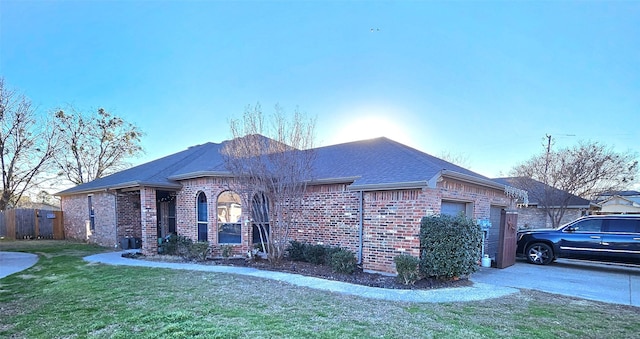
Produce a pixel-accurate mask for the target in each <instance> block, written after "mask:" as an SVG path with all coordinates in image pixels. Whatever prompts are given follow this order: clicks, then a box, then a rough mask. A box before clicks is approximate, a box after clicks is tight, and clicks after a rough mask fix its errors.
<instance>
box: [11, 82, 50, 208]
mask: <svg viewBox="0 0 640 339" xmlns="http://www.w3.org/2000/svg"><path fill="white" fill-rule="evenodd" d="M57 141H58V133H57V130H56V129H55V128H54V127H53V124H52V123H51V122H50V121H47V119H45V118H43V117H41V116H37V115H36V113H35V109H34V108H33V107H32V105H31V101H30V100H29V99H28V98H27V97H25V96H24V95H22V94H18V93H17V92H16V91H15V90H10V89H8V88H6V87H5V84H4V79H3V78H0V166H2V193H1V194H0V210H2V211H4V210H5V209H7V208H10V207H12V206H14V205H15V203H17V202H18V201H19V200H20V198H21V197H22V195H23V194H24V193H25V192H26V191H28V190H30V189H32V188H34V187H37V186H38V185H40V184H41V181H42V180H45V179H42V177H41V176H40V175H41V174H42V173H44V172H45V171H46V170H47V169H48V166H49V165H50V164H51V160H52V157H53V154H54V153H55V151H56V149H57V145H58V143H57Z"/></svg>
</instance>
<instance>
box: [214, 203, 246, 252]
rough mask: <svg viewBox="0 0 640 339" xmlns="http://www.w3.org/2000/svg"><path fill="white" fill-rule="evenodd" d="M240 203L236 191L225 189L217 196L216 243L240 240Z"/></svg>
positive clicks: (236, 242)
mask: <svg viewBox="0 0 640 339" xmlns="http://www.w3.org/2000/svg"><path fill="white" fill-rule="evenodd" d="M241 219H242V203H241V200H240V195H238V193H236V192H232V191H226V192H222V193H221V194H220V195H219V196H218V243H219V244H239V243H241V242H242V220H241Z"/></svg>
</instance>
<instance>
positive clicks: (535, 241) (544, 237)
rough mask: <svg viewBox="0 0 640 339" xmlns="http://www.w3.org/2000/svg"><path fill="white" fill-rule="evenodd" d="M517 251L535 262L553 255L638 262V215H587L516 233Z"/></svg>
mask: <svg viewBox="0 0 640 339" xmlns="http://www.w3.org/2000/svg"><path fill="white" fill-rule="evenodd" d="M516 253H517V254H518V255H519V256H524V257H525V258H527V260H528V261H529V262H530V263H532V264H538V265H546V264H549V263H551V262H553V261H554V260H555V259H556V258H574V259H588V260H599V261H612V262H622V263H640V215H601V216H588V217H582V218H580V219H577V220H575V221H572V222H570V223H568V224H566V225H563V226H560V227H559V228H556V229H545V230H542V229H541V230H530V231H522V232H518V248H517V250H516Z"/></svg>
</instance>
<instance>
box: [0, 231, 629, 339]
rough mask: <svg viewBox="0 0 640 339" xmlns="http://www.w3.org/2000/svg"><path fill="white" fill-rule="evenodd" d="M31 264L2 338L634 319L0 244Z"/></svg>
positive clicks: (77, 247)
mask: <svg viewBox="0 0 640 339" xmlns="http://www.w3.org/2000/svg"><path fill="white" fill-rule="evenodd" d="M0 250H2V251H8V250H14V251H24V252H31V253H36V254H38V255H39V256H40V260H39V262H38V263H37V264H36V265H35V266H33V267H32V268H30V269H28V270H25V271H23V272H20V273H16V274H13V275H11V276H9V277H6V278H4V279H2V280H0V337H14V338H76V337H78V338H83V337H96V338H131V337H145V338H192V337H203V338H216V337H218V338H248V337H312V338H337V337H340V338H362V337H382V338H407V337H418V338H451V337H455V338H505V337H507V338H509V337H511V338H522V337H527V338H556V337H557V338H586V337H590V338H630V337H637V336H638V333H640V309H638V308H634V307H630V306H620V305H612V304H605V303H599V302H593V301H587V300H581V299H573V298H567V297H562V296H556V295H550V294H546V293H541V292H534V291H524V292H523V293H519V294H515V295H511V296H508V297H504V298H500V299H493V300H486V301H480V302H466V303H444V304H414V303H401V302H388V301H379V300H371V299H365V298H357V297H353V296H345V295H340V294H334V293H329V292H324V291H318V290H314V289H309V288H302V287H295V286H291V285H288V284H285V283H281V282H276V281H270V280H262V279H258V278H252V277H245V276H237V275H229V274H218V273H205V272H191V271H174V270H168V269H152V268H140V267H117V266H107V265H101V264H90V263H87V262H85V261H83V260H82V257H83V256H86V255H89V254H93V253H98V252H101V251H103V250H104V249H102V248H99V247H95V246H89V245H84V244H76V243H70V242H56V241H23V242H7V241H3V242H0Z"/></svg>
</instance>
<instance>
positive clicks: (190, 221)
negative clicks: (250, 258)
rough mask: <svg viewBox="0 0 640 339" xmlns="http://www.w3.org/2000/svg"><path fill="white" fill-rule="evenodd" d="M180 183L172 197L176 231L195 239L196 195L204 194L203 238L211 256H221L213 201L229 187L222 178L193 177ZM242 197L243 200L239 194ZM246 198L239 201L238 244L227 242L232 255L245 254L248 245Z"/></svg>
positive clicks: (249, 238)
mask: <svg viewBox="0 0 640 339" xmlns="http://www.w3.org/2000/svg"><path fill="white" fill-rule="evenodd" d="M181 183H182V190H181V191H179V192H178V194H177V196H176V231H177V232H178V234H180V235H184V236H187V237H189V238H191V239H193V240H197V239H198V226H197V225H198V224H197V214H196V213H197V203H196V200H197V197H198V194H199V193H200V192H203V193H204V194H205V195H206V196H207V212H208V214H207V221H208V223H207V226H208V227H207V237H208V241H209V244H211V247H212V255H214V256H217V255H221V248H220V245H219V244H218V233H217V230H218V218H217V215H218V213H217V210H218V208H217V201H218V196H219V195H220V194H221V193H222V192H225V191H228V190H229V185H228V182H227V179H226V178H197V179H190V180H185V181H183V182H181ZM243 199H245V198H244V197H243ZM246 205H247V204H246V201H243V202H242V220H243V221H245V222H243V223H242V229H241V232H242V240H241V243H240V244H233V245H231V246H232V248H233V251H232V255H245V254H246V253H247V251H248V250H249V249H250V248H251V246H252V245H251V244H250V242H251V233H250V232H251V227H250V226H251V225H250V223H248V222H246V220H248V219H249V211H248V209H247V208H246Z"/></svg>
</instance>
